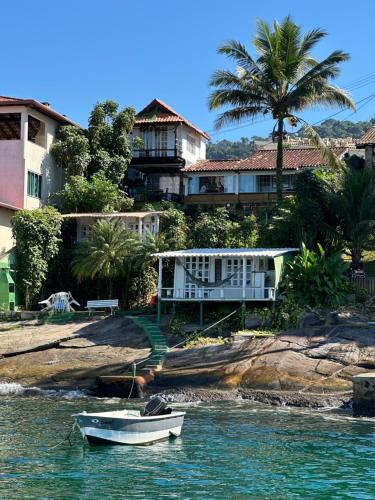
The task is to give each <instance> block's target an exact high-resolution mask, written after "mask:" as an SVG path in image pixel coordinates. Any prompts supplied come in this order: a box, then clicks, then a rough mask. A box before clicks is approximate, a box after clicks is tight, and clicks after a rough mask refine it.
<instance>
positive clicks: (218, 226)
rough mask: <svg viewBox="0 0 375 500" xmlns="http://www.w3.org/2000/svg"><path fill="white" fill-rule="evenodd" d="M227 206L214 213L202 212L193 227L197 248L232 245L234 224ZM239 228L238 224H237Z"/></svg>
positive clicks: (193, 244)
mask: <svg viewBox="0 0 375 500" xmlns="http://www.w3.org/2000/svg"><path fill="white" fill-rule="evenodd" d="M235 224H236V223H234V222H232V221H231V220H230V218H229V213H228V211H227V210H226V209H225V208H216V209H215V210H214V211H213V212H212V213H208V212H203V213H201V214H200V215H199V216H198V218H197V220H196V222H195V224H194V225H193V227H192V229H191V240H192V246H194V247H196V248H224V247H227V246H229V245H230V243H231V237H232V235H233V229H234V225H235ZM235 227H236V229H237V227H238V226H237V225H236V226H235Z"/></svg>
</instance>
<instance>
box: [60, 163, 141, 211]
mask: <svg viewBox="0 0 375 500" xmlns="http://www.w3.org/2000/svg"><path fill="white" fill-rule="evenodd" d="M57 196H58V197H59V198H60V200H61V205H62V210H63V211H64V212H116V211H126V210H129V209H130V208H131V207H132V206H133V200H132V199H131V198H129V197H128V196H127V195H126V194H125V193H124V192H123V191H120V190H119V188H118V187H117V185H116V184H113V182H112V181H110V180H109V179H107V178H106V177H105V174H104V173H103V172H98V173H96V174H94V175H93V176H92V178H91V179H85V178H84V177H82V176H79V175H75V176H73V177H71V178H70V180H69V182H67V183H66V184H65V185H64V187H63V189H62V190H61V191H60V192H59V193H57Z"/></svg>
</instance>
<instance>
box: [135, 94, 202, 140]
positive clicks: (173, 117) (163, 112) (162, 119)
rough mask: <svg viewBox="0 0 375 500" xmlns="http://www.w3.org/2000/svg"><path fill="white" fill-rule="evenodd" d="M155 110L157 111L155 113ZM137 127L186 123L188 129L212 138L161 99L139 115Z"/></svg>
mask: <svg viewBox="0 0 375 500" xmlns="http://www.w3.org/2000/svg"><path fill="white" fill-rule="evenodd" d="M153 110H155V111H154V112H153ZM135 123H136V125H142V124H146V123H185V125H187V126H188V127H190V128H192V129H193V130H195V131H196V132H198V134H200V135H201V136H202V137H204V138H205V139H207V140H209V139H210V136H209V135H208V134H207V133H206V132H204V131H203V130H201V129H199V128H198V127H196V126H195V125H193V124H192V123H191V122H189V120H187V119H186V118H184V117H183V116H182V115H180V114H179V113H177V111H175V110H174V109H173V108H171V107H170V106H168V104H165V102H163V101H161V100H160V99H154V100H153V101H151V102H150V104H148V105H147V106H146V107H145V108H143V109H142V111H140V112H139V113H138V114H137V119H136V122H135Z"/></svg>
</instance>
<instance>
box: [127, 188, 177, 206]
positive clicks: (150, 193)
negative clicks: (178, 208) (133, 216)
mask: <svg viewBox="0 0 375 500" xmlns="http://www.w3.org/2000/svg"><path fill="white" fill-rule="evenodd" d="M128 192H129V196H130V197H131V198H133V199H134V200H135V201H139V202H151V201H173V202H174V203H181V201H182V196H180V195H179V194H177V193H166V192H164V191H161V190H157V189H146V188H145V186H130V187H129V188H128Z"/></svg>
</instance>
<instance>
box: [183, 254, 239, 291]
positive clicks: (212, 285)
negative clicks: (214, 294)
mask: <svg viewBox="0 0 375 500" xmlns="http://www.w3.org/2000/svg"><path fill="white" fill-rule="evenodd" d="M176 260H177V264H178V265H179V266H182V267H183V268H184V270H185V273H186V275H187V276H188V277H189V278H190V279H191V281H192V283H195V284H196V285H198V286H201V287H203V288H219V287H221V286H223V285H225V284H226V283H229V281H230V280H231V279H232V278H234V277H235V276H236V274H238V273H239V272H240V271H241V269H242V268H239V269H238V270H237V271H236V272H235V273H233V274H231V275H230V276H228V277H227V278H225V279H224V280H217V281H203V280H201V279H199V278H197V277H196V276H194V274H192V273H191V272H190V271H189V270H188V269H187V268H186V266H185V265H184V264H183V262H182V261H181V260H180V259H176Z"/></svg>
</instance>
